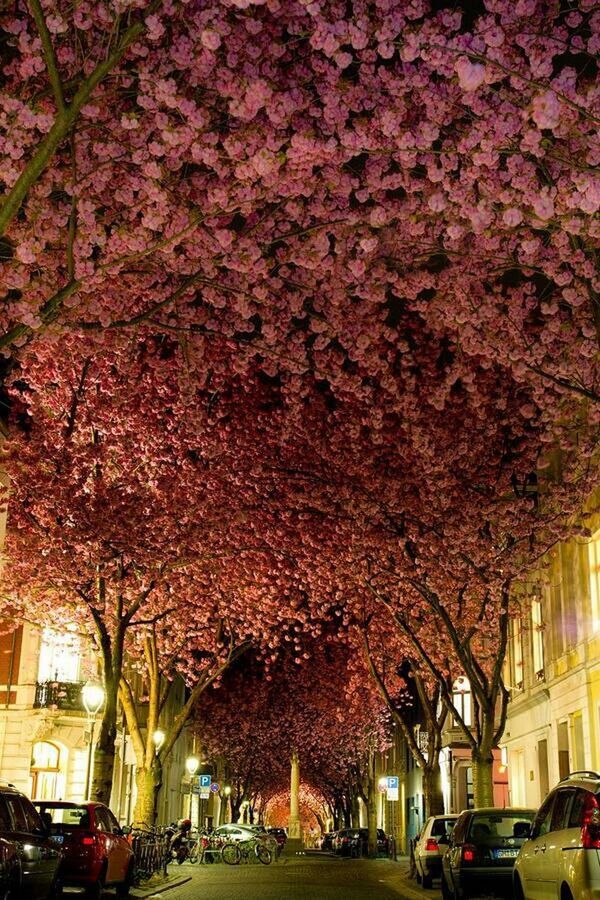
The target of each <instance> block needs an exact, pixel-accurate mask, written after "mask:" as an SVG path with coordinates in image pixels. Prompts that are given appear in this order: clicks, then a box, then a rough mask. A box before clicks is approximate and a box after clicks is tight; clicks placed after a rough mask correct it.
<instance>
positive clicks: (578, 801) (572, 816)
mask: <svg viewBox="0 0 600 900" xmlns="http://www.w3.org/2000/svg"><path fill="white" fill-rule="evenodd" d="M587 795H588V791H582V790H579V791H576V793H575V798H574V800H573V803H572V804H571V810H570V813H569V822H568V825H567V828H580V827H581V825H582V824H583V823H582V819H583V810H584V808H585V801H586V799H587Z"/></svg>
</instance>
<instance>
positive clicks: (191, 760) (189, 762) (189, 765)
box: [185, 756, 200, 819]
mask: <svg viewBox="0 0 600 900" xmlns="http://www.w3.org/2000/svg"><path fill="white" fill-rule="evenodd" d="M199 767H200V760H199V759H198V757H197V756H188V758H187V759H186V761H185V768H186V771H187V773H188V775H189V776H190V805H189V812H188V818H189V819H191V818H192V804H193V799H194V797H193V787H194V775H195V774H196V772H197V771H198V769H199Z"/></svg>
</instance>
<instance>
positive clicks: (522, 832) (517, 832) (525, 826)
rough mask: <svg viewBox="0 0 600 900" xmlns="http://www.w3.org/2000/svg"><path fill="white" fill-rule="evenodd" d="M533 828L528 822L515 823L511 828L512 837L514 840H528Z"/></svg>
mask: <svg viewBox="0 0 600 900" xmlns="http://www.w3.org/2000/svg"><path fill="white" fill-rule="evenodd" d="M532 830H533V828H532V825H531V823H530V822H515V827H514V828H513V837H516V838H528V837H531V832H532Z"/></svg>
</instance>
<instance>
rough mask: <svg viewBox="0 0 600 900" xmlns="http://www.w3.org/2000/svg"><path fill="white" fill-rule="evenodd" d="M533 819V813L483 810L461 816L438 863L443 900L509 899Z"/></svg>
mask: <svg viewBox="0 0 600 900" xmlns="http://www.w3.org/2000/svg"><path fill="white" fill-rule="evenodd" d="M534 816H535V810H533V809H520V808H518V809H517V808H510V807H508V808H506V809H496V808H486V809H469V810H466V811H465V812H463V813H461V815H460V816H459V817H458V820H457V822H456V825H455V826H454V829H453V831H452V833H451V835H450V836H449V837H448V838H445V839H444V840H441V839H440V838H438V844H439V845H440V846H442V845H443V844H444V843H446V842H448V849H447V850H446V852H445V853H444V856H443V859H442V897H443V898H444V900H455V898H456V900H458V898H461V900H463V898H468V897H479V896H480V895H481V894H490V893H493V894H500V895H501V896H511V895H512V871H513V866H514V864H515V860H516V858H517V856H518V853H519V850H520V849H521V846H522V845H523V844H524V843H525V841H526V840H527V837H528V835H529V832H530V829H531V823H532V821H533V817H534Z"/></svg>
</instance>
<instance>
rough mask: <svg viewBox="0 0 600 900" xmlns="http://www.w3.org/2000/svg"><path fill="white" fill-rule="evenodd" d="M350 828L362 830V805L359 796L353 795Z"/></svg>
mask: <svg viewBox="0 0 600 900" xmlns="http://www.w3.org/2000/svg"><path fill="white" fill-rule="evenodd" d="M349 827H350V828H360V803H359V800H358V794H353V796H352V806H351V809H350V823H349Z"/></svg>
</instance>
